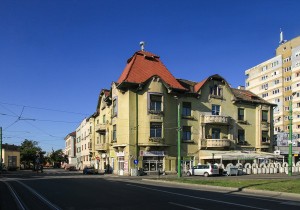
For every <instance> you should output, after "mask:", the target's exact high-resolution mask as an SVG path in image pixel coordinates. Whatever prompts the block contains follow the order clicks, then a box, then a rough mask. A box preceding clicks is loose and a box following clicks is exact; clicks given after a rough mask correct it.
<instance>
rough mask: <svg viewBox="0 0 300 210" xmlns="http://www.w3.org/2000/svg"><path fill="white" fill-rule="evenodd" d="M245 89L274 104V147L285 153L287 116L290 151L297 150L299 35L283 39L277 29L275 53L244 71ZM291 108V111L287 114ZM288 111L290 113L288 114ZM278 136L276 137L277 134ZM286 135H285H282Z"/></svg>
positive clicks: (294, 152)
mask: <svg viewBox="0 0 300 210" xmlns="http://www.w3.org/2000/svg"><path fill="white" fill-rule="evenodd" d="M245 75H246V89H247V90H250V91H252V92H253V93H255V94H257V95H258V96H260V97H262V98H263V99H265V100H266V101H268V102H270V103H274V104H276V105H277V106H276V107H275V108H274V116H273V118H274V133H275V139H274V141H276V145H277V146H276V148H275V149H276V150H278V152H279V153H280V154H283V155H287V154H288V139H287V138H289V137H288V135H285V134H288V133H289V129H290V117H292V120H293V125H292V131H293V135H294V137H293V154H294V159H298V154H299V152H300V147H299V146H300V145H299V138H300V112H299V111H300V36H298V37H296V38H294V39H291V40H289V41H286V40H284V39H283V33H282V32H281V33H280V42H279V46H278V47H277V49H276V55H275V57H273V58H271V59H269V60H267V61H264V62H262V63H260V64H258V65H256V66H254V67H252V68H250V69H248V70H246V71H245ZM290 111H292V114H290ZM290 115H291V116H290ZM277 136H278V138H276V137H277ZM283 136H285V138H283Z"/></svg>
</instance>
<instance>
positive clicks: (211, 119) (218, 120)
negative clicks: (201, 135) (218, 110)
mask: <svg viewBox="0 0 300 210" xmlns="http://www.w3.org/2000/svg"><path fill="white" fill-rule="evenodd" d="M229 119H230V117H227V116H222V115H204V123H208V124H229Z"/></svg>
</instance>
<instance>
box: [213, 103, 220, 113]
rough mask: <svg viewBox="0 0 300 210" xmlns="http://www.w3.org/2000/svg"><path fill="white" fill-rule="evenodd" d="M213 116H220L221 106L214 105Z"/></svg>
mask: <svg viewBox="0 0 300 210" xmlns="http://www.w3.org/2000/svg"><path fill="white" fill-rule="evenodd" d="M211 114H212V115H220V105H216V104H213V105H212V110H211Z"/></svg>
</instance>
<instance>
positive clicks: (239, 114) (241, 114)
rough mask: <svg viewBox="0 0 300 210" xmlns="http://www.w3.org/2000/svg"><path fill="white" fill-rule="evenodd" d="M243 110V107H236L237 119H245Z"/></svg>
mask: <svg viewBox="0 0 300 210" xmlns="http://www.w3.org/2000/svg"><path fill="white" fill-rule="evenodd" d="M244 112H245V110H244V109H243V108H238V120H242V121H244V120H245V116H244Z"/></svg>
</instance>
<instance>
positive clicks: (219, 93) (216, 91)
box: [210, 85, 222, 96]
mask: <svg viewBox="0 0 300 210" xmlns="http://www.w3.org/2000/svg"><path fill="white" fill-rule="evenodd" d="M210 94H211V95H214V96H222V87H220V86H218V85H214V86H212V87H210Z"/></svg>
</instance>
